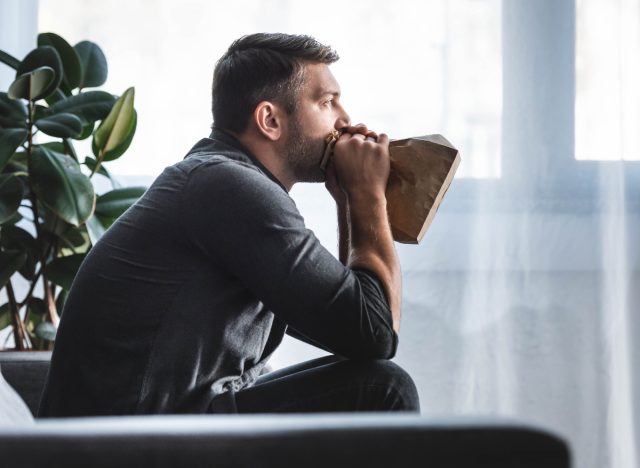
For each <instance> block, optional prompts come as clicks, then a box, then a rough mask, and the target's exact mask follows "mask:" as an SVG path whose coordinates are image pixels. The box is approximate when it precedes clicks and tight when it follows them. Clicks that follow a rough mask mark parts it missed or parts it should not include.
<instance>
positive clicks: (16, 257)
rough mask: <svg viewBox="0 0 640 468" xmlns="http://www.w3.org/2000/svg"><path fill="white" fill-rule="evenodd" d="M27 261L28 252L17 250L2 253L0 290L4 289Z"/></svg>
mask: <svg viewBox="0 0 640 468" xmlns="http://www.w3.org/2000/svg"><path fill="white" fill-rule="evenodd" d="M26 260H27V254H26V252H20V251H15V250H5V251H3V252H0V289H2V288H4V286H5V284H7V283H8V282H9V280H10V279H11V277H12V276H13V274H14V273H15V272H16V271H18V270H19V269H20V267H21V266H22V265H23V264H24V262H25V261H26Z"/></svg>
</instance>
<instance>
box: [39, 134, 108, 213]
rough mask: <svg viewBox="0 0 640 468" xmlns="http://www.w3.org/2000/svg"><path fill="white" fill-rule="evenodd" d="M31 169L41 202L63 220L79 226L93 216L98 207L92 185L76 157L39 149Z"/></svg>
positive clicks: (40, 147) (41, 147) (42, 148)
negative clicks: (94, 209) (74, 158)
mask: <svg viewBox="0 0 640 468" xmlns="http://www.w3.org/2000/svg"><path fill="white" fill-rule="evenodd" d="M29 170H30V173H31V179H32V186H33V190H34V191H35V193H36V194H37V195H38V197H39V199H40V200H41V201H42V203H43V204H44V205H45V206H47V207H48V208H49V209H51V210H52V211H53V212H54V213H55V214H56V215H58V216H59V217H60V218H62V219H63V220H64V221H66V222H68V223H70V224H73V225H74V226H79V225H80V224H82V223H84V222H85V221H86V220H87V219H88V218H89V216H91V213H92V212H93V208H94V204H95V193H94V191H93V185H92V184H91V180H89V178H88V177H87V176H85V175H84V174H83V173H82V172H80V165H79V164H78V163H77V162H76V161H74V160H73V158H71V157H70V156H67V155H66V154H61V153H58V152H55V151H53V150H51V149H49V148H47V147H45V146H38V147H36V148H35V149H34V152H33V155H32V157H31V162H30V165H29Z"/></svg>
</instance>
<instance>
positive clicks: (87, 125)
mask: <svg viewBox="0 0 640 468" xmlns="http://www.w3.org/2000/svg"><path fill="white" fill-rule="evenodd" d="M95 126H96V124H95V122H85V121H82V131H81V132H80V135H78V136H77V137H75V138H74V140H86V139H87V138H89V137H90V136H91V135H93V129H94V128H95ZM76 160H77V159H76Z"/></svg>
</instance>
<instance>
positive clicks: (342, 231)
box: [336, 201, 351, 265]
mask: <svg viewBox="0 0 640 468" xmlns="http://www.w3.org/2000/svg"><path fill="white" fill-rule="evenodd" d="M336 207H337V210H338V255H339V256H338V258H339V259H340V263H342V264H343V265H347V262H348V261H349V245H350V243H351V230H350V228H349V205H348V204H347V203H346V201H345V203H338V204H336Z"/></svg>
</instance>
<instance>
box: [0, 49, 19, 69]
mask: <svg viewBox="0 0 640 468" xmlns="http://www.w3.org/2000/svg"><path fill="white" fill-rule="evenodd" d="M0 62H2V63H4V64H5V65H9V66H10V67H11V68H13V69H14V70H15V69H17V68H18V66H19V65H20V60H18V59H17V58H15V57H14V56H13V55H9V54H7V53H6V52H5V51H4V50H0Z"/></svg>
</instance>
